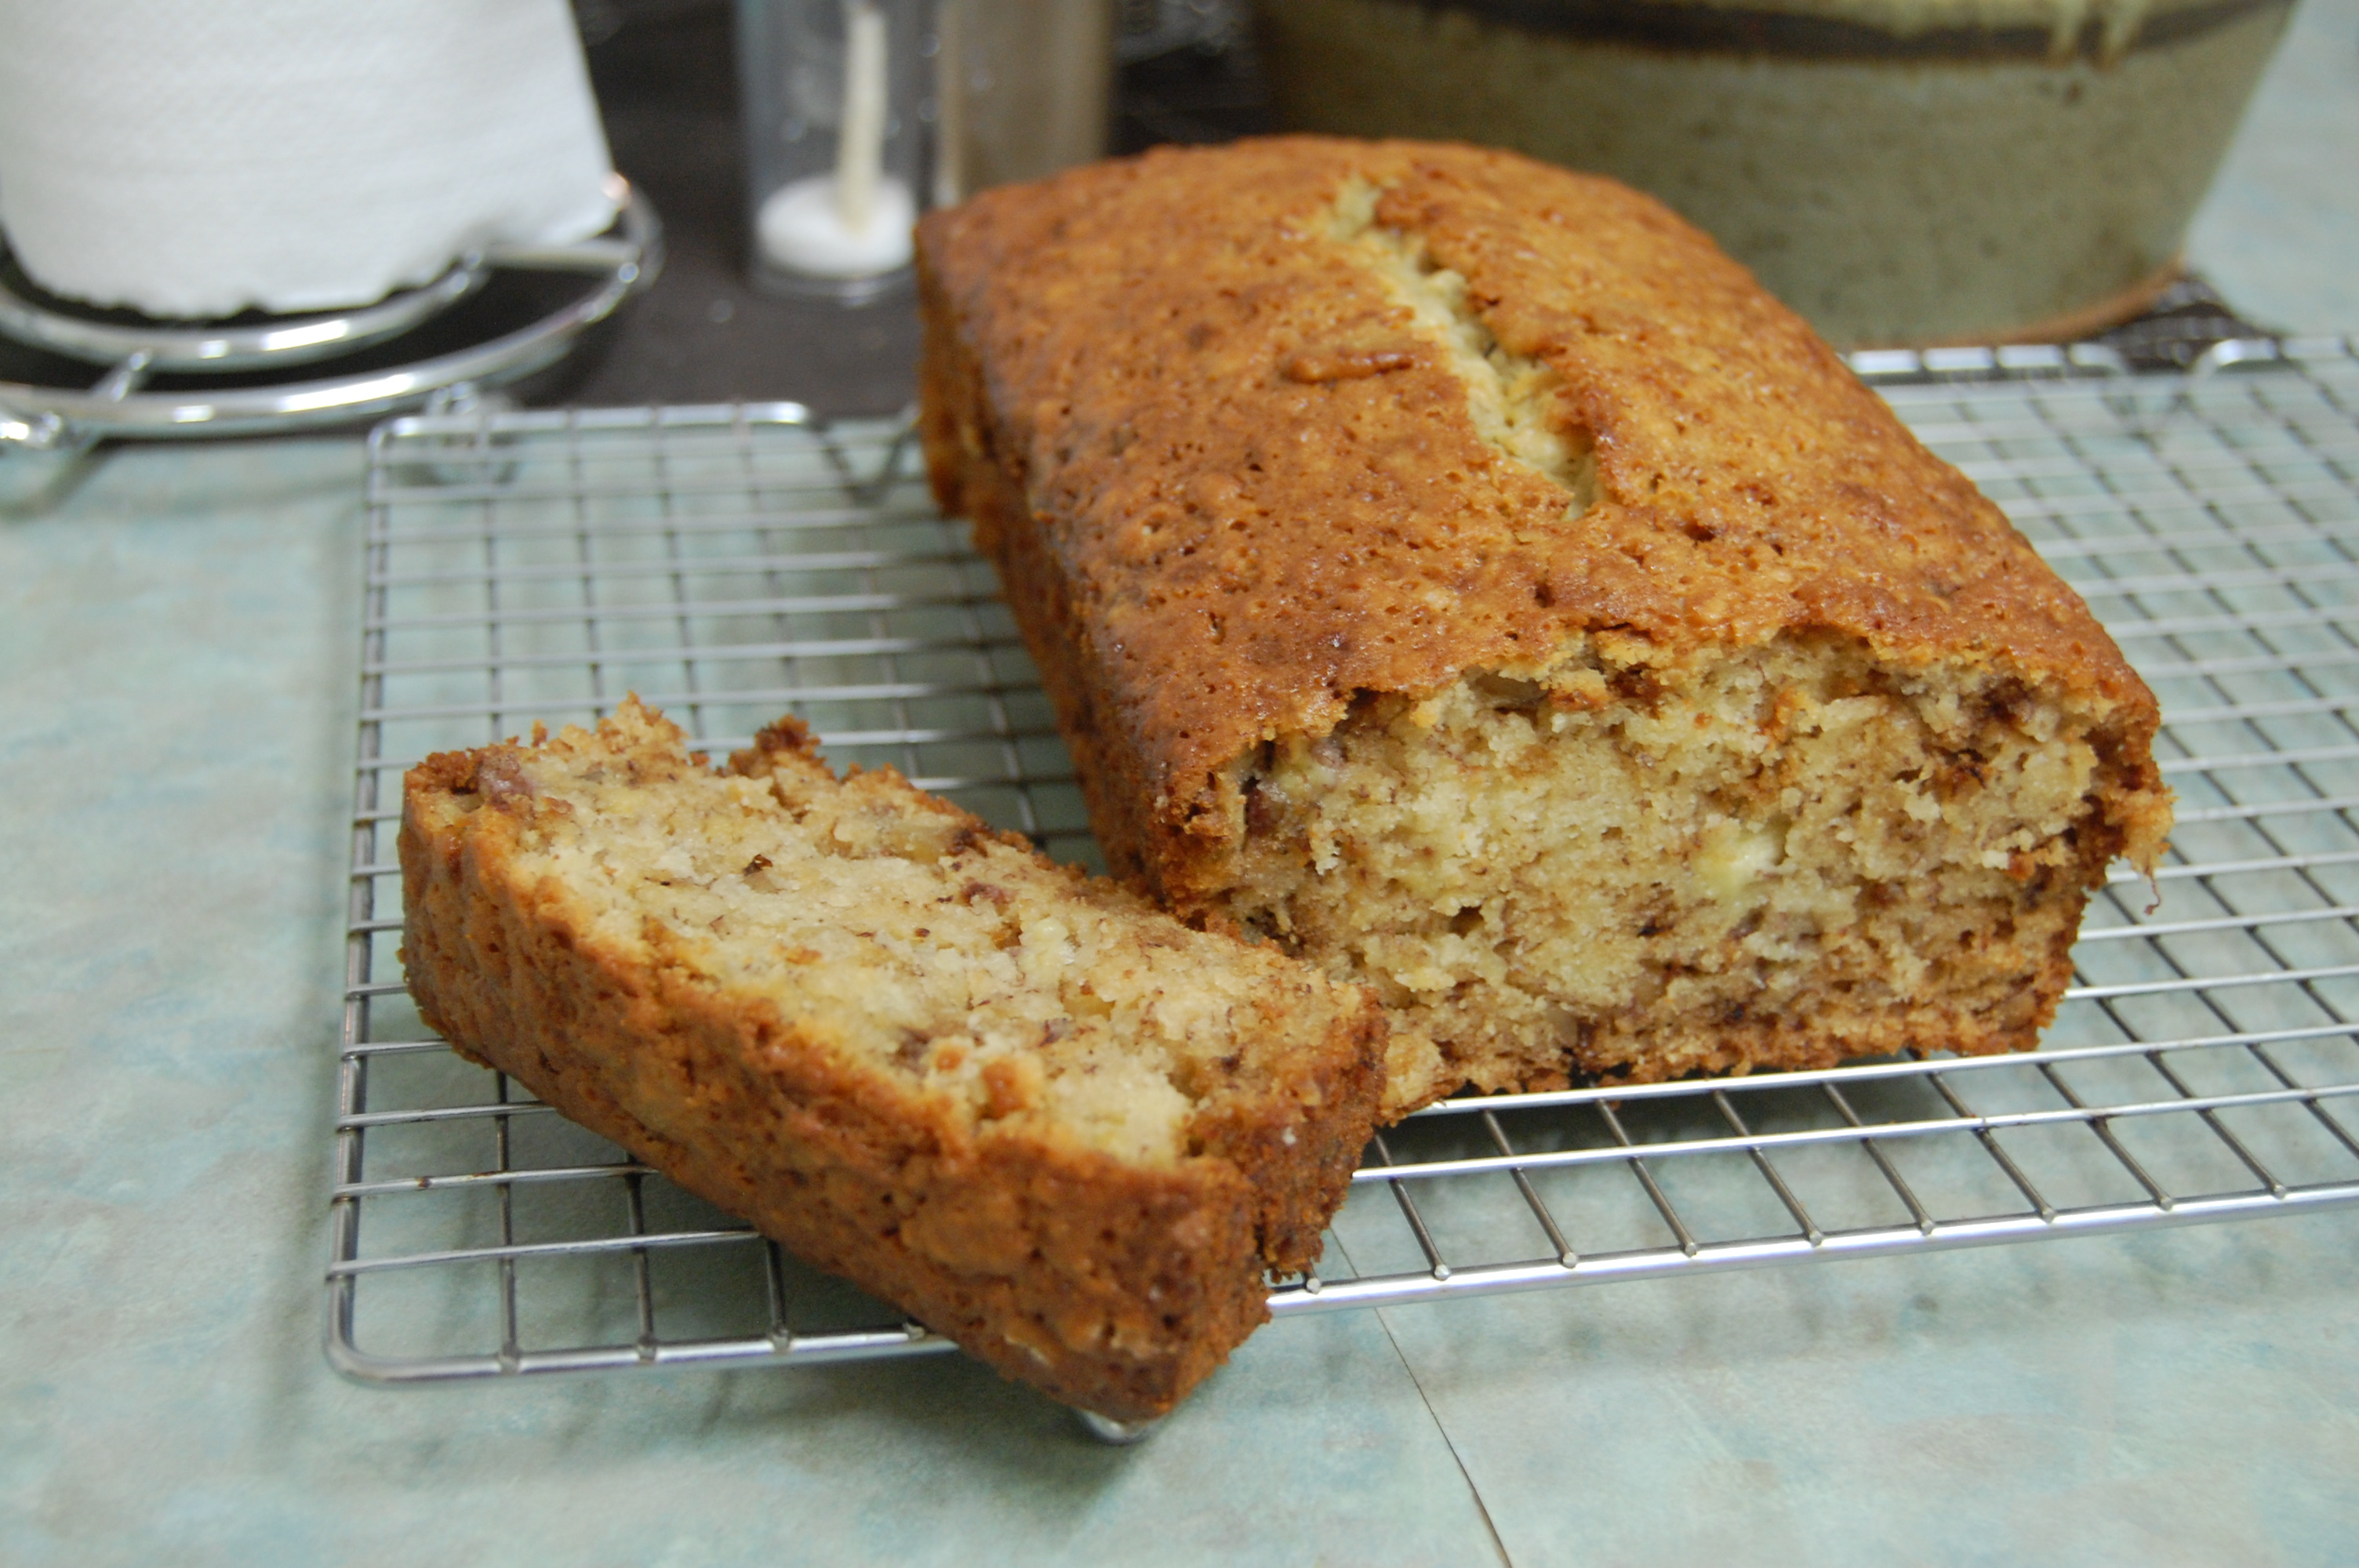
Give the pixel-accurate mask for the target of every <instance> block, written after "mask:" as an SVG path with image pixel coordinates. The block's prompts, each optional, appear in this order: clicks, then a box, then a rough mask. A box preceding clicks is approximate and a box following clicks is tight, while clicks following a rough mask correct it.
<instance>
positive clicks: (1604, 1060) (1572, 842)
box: [1231, 635, 2101, 1108]
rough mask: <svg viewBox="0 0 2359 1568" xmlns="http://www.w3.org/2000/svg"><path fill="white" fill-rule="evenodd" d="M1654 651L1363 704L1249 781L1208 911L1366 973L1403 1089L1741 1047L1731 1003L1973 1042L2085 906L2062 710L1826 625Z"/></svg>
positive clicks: (2084, 793) (2083, 737)
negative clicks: (1858, 642)
mask: <svg viewBox="0 0 2359 1568" xmlns="http://www.w3.org/2000/svg"><path fill="white" fill-rule="evenodd" d="M1648 654H1649V650H1648V648H1647V644H1644V643H1637V642H1636V641H1635V640H1629V639H1617V638H1615V637H1613V636H1611V635H1606V636H1600V637H1598V638H1595V639H1592V640H1586V641H1584V642H1582V643H1581V644H1579V645H1578V646H1577V647H1575V648H1573V649H1571V650H1570V651H1569V652H1568V653H1566V654H1564V656H1562V657H1561V658H1560V659H1559V660H1558V661H1557V662H1555V663H1553V664H1551V665H1549V667H1547V668H1544V669H1538V670H1527V671H1524V672H1521V673H1520V674H1516V675H1506V674H1499V673H1490V674H1476V675H1471V676H1467V677H1466V678H1464V679H1462V680H1461V681H1459V682H1458V683H1456V684H1455V685H1452V686H1451V687H1448V688H1446V689H1444V690H1442V691H1440V692H1438V693H1436V694H1434V695H1432V696H1431V697H1429V698H1427V699H1426V700H1423V701H1419V702H1411V701H1408V700H1406V699H1401V698H1372V699H1368V700H1366V701H1364V703H1363V705H1362V706H1361V708H1359V709H1357V710H1355V711H1354V713H1353V716H1352V717H1351V718H1350V719H1347V720H1346V721H1345V722H1344V723H1343V725H1342V726H1341V727H1339V728H1338V729H1337V730H1335V731H1334V732H1333V733H1332V734H1331V735H1328V736H1326V737H1323V738H1321V739H1318V740H1315V741H1314V740H1306V739H1299V738H1298V739H1296V740H1293V741H1283V742H1279V743H1277V744H1274V745H1271V746H1269V747H1266V748H1265V749H1264V752H1263V754H1262V755H1261V757H1260V758H1258V759H1257V760H1256V766H1255V767H1253V768H1252V769H1251V770H1250V771H1249V773H1248V775H1247V777H1246V779H1245V795H1246V802H1247V804H1246V813H1245V816H1246V825H1247V838H1246V849H1245V858H1244V875H1243V877H1242V879H1241V884H1242V885H1241V886H1240V887H1239V889H1238V890H1237V891H1236V892H1234V893H1233V894H1232V895H1231V906H1232V908H1233V910H1234V912H1235V914H1237V915H1238V916H1239V917H1240V918H1242V919H1243V920H1244V921H1245V923H1246V924H1248V925H1252V926H1255V927H1257V928H1259V929H1261V930H1263V931H1265V932H1267V933H1268V934H1270V935H1272V936H1274V937H1276V938H1277V939H1278V940H1279V941H1280V942H1281V943H1283V944H1284V945H1285V946H1288V948H1290V949H1292V950H1294V951H1297V952H1299V953H1302V954H1304V955H1306V956H1310V957H1316V958H1318V959H1319V960H1321V962H1322V963H1324V964H1325V965H1326V966H1327V967H1328V968H1330V969H1331V970H1332V972H1334V973H1337V974H1339V975H1348V976H1350V977H1351V978H1353V979H1359V980H1364V981H1367V982H1370V983H1373V984H1374V985H1375V986H1376V987H1377V988H1378V989H1379V991H1380V993H1381V995H1382V996H1383V997H1384V999H1385V1000H1386V1003H1387V1004H1388V1005H1389V1006H1390V1007H1391V1008H1393V1009H1394V1010H1395V1011H1394V1042H1395V1044H1394V1048H1393V1056H1392V1062H1391V1076H1392V1078H1393V1083H1392V1088H1391V1100H1392V1103H1393V1104H1394V1105H1395V1106H1396V1108H1397V1107H1398V1106H1399V1105H1401V1104H1403V1103H1414V1102H1415V1101H1416V1100H1417V1099H1419V1098H1423V1097H1425V1096H1427V1095H1429V1094H1430V1093H1434V1092H1440V1091H1444V1090H1447V1089H1448V1088H1451V1087H1455V1085H1456V1084H1457V1083H1458V1082H1460V1081H1462V1080H1466V1079H1471V1080H1473V1082H1475V1083H1477V1084H1478V1085H1482V1086H1484V1087H1506V1086H1510V1085H1515V1084H1518V1083H1531V1082H1535V1081H1538V1082H1546V1081H1549V1080H1550V1078H1551V1076H1559V1075H1561V1074H1563V1073H1565V1072H1567V1071H1579V1070H1582V1069H1586V1070H1590V1071H1595V1072H1605V1073H1615V1074H1625V1075H1628V1076H1636V1077H1661V1076H1672V1075H1676V1074H1678V1073H1681V1072H1684V1071H1688V1070H1692V1069H1695V1068H1698V1067H1706V1068H1712V1069H1716V1070H1721V1069H1726V1068H1729V1067H1732V1066H1743V1065H1747V1063H1746V1062H1745V1060H1744V1059H1743V1058H1742V1056H1741V1055H1740V1056H1738V1057H1735V1058H1732V1057H1731V1055H1730V1047H1729V1044H1728V1026H1730V1025H1731V1024H1741V1023H1743V1022H1745V1021H1747V1020H1752V1021H1775V1020H1779V1019H1785V1020H1789V1021H1799V1022H1804V1023H1806V1024H1807V1026H1808V1027H1809V1028H1810V1030H1811V1031H1812V1032H1813V1033H1815V1034H1816V1035H1817V1036H1818V1037H1820V1038H1821V1039H1822V1040H1824V1041H1828V1042H1834V1043H1837V1044H1840V1046H1841V1047H1842V1052H1841V1054H1858V1053H1860V1052H1862V1051H1869V1050H1890V1049H1895V1048H1897V1047H1898V1046H1899V1045H1901V1044H1910V1043H1916V1044H1970V1042H1967V1041H1964V1040H1962V1038H1961V1035H1962V1033H1963V1034H1971V1033H1972V1032H1973V1028H1974V1027H1975V1025H1974V1023H1973V1020H1974V1019H1975V1018H1977V1017H1978V1016H1979V1017H1985V1018H1988V1019H1991V1020H2003V1019H2005V1018H2007V1017H2011V1016H2013V1014H2012V1013H2010V1011H2009V1010H2010V1009H2013V1010H2014V1011H2015V1012H2020V1011H2022V1008H2023V1005H2024V1003H2023V996H2024V993H2025V988H2026V982H2027V978H2028V977H2029V976H2031V975H2032V974H2035V973H2037V972H2038V970H2039V968H2040V966H2041V964H2042V963H2043V962H2044V961H2046V960H2047V959H2048V958H2049V955H2050V954H2051V953H2052V951H2053V949H2054V945H2055V943H2056V941H2057V937H2058V932H2059V929H2060V924H2061V923H2067V922H2071V921H2072V920H2075V919H2077V916H2078V912H2079V908H2080V899H2079V896H2078V894H2077V891H2074V890H2077V889H2078V888H2079V887H2080V886H2081V884H2082V879H2083V878H2084V876H2085V875H2086V871H2085V868H2084V866H2083V865H2082V853H2081V851H2080V850H2079V849H2077V848H2076V847H2075V845H2074V842H2073V831H2074V829H2075V827H2076V824H2077V823H2079V822H2080V821H2081V819H2082V814H2083V813H2084V812H2086V811H2087V810H2088V809H2089V808H2090V807H2089V802H2090V799H2091V792H2092V786H2093V784H2094V783H2095V782H2096V780H2097V778H2098V774H2099V772H2100V768H2101V761H2100V756H2099V752H2098V751H2097V749H2096V748H2095V747H2094V746H2093V744H2092V741H2091V738H2090V733H2089V729H2090V726H2089V724H2088V723H2087V722H2086V721H2085V720H2075V719H2072V718H2071V717H2068V716H2067V715H2066V714H2064V713H2062V712H2060V711H2059V710H2058V709H2057V708H2055V707H2054V706H2052V705H2049V704H2046V703H2043V702H2041V701H2039V700H2037V699H2036V698H2035V697H2033V696H2032V695H2031V694H2030V693H2028V692H2027V691H2026V690H2025V689H2024V688H2023V687H2022V686H2021V685H2020V684H2018V683H2017V682H2014V681H2011V680H2004V679H1999V678H1996V677H1990V678H1981V679H1976V680H1973V681H1968V682H1965V683H1964V684H1958V683H1957V682H1956V681H1955V680H1953V679H1952V678H1951V677H1950V676H1945V675H1943V674H1942V673H1940V672H1939V671H1934V672H1925V673H1920V674H1919V675H1916V676H1908V675H1903V674H1897V673H1895V672H1892V671H1888V670H1885V669H1881V668H1878V667H1877V666H1876V665H1875V664H1874V663H1873V661H1872V660H1871V659H1870V658H1868V657H1867V656H1866V655H1865V654H1864V653H1863V652H1861V651H1859V650H1858V649H1856V648H1854V647H1853V646H1850V645H1848V644H1844V643H1839V642H1836V641H1832V640H1811V639H1807V638H1789V639H1787V640H1783V641H1780V642H1777V643H1773V644H1771V645H1769V646H1767V647H1766V648H1761V649H1756V650H1753V651H1750V652H1745V653H1739V654H1717V655H1714V656H1712V657H1711V658H1709V659H1706V660H1703V661H1701V662H1699V663H1697V664H1696V665H1693V666H1692V667H1690V668H1686V669H1677V670H1675V669H1667V668H1659V667H1656V666H1654V665H1649V664H1648V663H1647V662H1646V660H1647V657H1648ZM2060 891H2061V892H2066V893H2067V896H2065V897H2063V898H2058V897H2056V896H2054V895H2055V894H2056V893H2058V892H2060Z"/></svg>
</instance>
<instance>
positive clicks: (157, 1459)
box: [0, 0, 2359, 1568]
mask: <svg viewBox="0 0 2359 1568" xmlns="http://www.w3.org/2000/svg"><path fill="white" fill-rule="evenodd" d="M2354 169H2359V0H2331V3H2329V0H2309V3H2308V4H2307V5H2306V6H2305V8H2304V10H2303V11H2302V13H2301V14H2300V16H2299V19H2298V21H2297V26H2296V36H2295V40H2294V46H2293V47H2292V48H2290V49H2288V51H2287V53H2286V54H2285V55H2284V56H2283V57H2281V59H2279V61H2278V64H2277V68H2276V70H2275V72H2274V74H2273V75H2272V77H2271V79H2270V82H2269V84H2268V86H2267V89H2266V90H2265V93H2264V97H2263V101H2262V103H2261V105H2260V107H2259V110H2258V112H2257V113H2256V116H2255V118H2254V120H2253V122H2252V124H2251V125H2250V126H2248V128H2247V131H2246V134H2245V137H2244V138H2243V140H2242V141H2241V142H2240V143H2239V145H2238V147H2237V149H2236V151H2235V153H2234V156H2233V159H2232V162H2231V166H2230V184H2229V185H2228V186H2227V187H2225V188H2223V192H2222V194H2220V195H2219V196H2217V197H2215V199H2214V200H2213V202H2212V205H2211V206H2210V207H2209V208H2208V209H2207V210H2206V213H2205V216H2204V218H2203V220H2202V222H2201V223H2200V224H2199V226H2198V229H2197V232H2196V235H2195V239H2194V242H2193V244H2192V246H2191V254H2193V256H2194V259H2195V260H2196V262H2197V264H2198V265H2200V266H2201V267H2202V268H2204V269H2205V270H2206V271H2207V272H2208V273H2210V275H2211V276H2212V277H2213V278H2214V279H2215V280H2216V281H2218V282H2219V283H2220V284H2221V285H2222V286H2223V288H2224V290H2225V291H2226V293H2227V294H2228V296H2229V297H2230V299H2231V301H2232V302H2233V303H2234V304H2236V305H2238V306H2239V307H2240V308H2243V309H2244V310H2245V312H2246V313H2247V314H2248V315H2250V316H2252V317H2254V318H2256V319H2263V320H2267V321H2271V322H2276V323H2281V324H2283V325H2285V326H2288V327H2292V328H2296V329H2301V330H2312V331H2354V330H2359V284H2354V277H2355V276H2359V275H2355V274H2354V265H2353V258H2354V255H2359V191H2354V187H2359V179H2354V178H2353V172H2352V171H2354ZM361 461H362V460H361V452H360V449H359V446H358V444H357V443H356V442H354V441H351V440H342V439H338V440H312V441H282V442H246V443H233V444H226V445H222V446H214V447H181V448H169V449H146V450H119V451H114V452H111V453H108V454H105V455H104V456H103V457H102V458H101V459H100V460H97V461H96V462H94V463H92V464H90V465H88V466H87V467H86V468H85V469H83V470H81V471H79V472H78V473H74V474H71V475H63V476H57V475H53V474H52V472H51V470H49V469H47V468H45V467H42V466H41V465H38V464H36V463H33V462H31V461H29V460H23V459H10V460H5V461H0V672H5V680H0V1173H5V1178H6V1193H5V1206H0V1564H7V1565H9V1568H15V1565H17V1564H25V1565H33V1564H51V1563H56V1564H75V1565H81V1564H101V1563H173V1564H179V1563H238V1564H267V1563H434V1564H438V1565H446V1564H454V1563H470V1564H473V1563H617V1564H622V1563H632V1564H636V1563H679V1564H688V1563H800V1562H812V1563H999V1562H1007V1563H1198V1562H1208V1561H1215V1560H1218V1561H1224V1562H1236V1563H1262V1562H1267V1563H1313V1562H1326V1563H1367V1564H1388V1563H1491V1562H1497V1561H1501V1560H1502V1558H1503V1554H1504V1558H1505V1559H1506V1560H1508V1561H1512V1562H1513V1563H1517V1564H1518V1565H1521V1568H1534V1565H1538V1564H1544V1563H1634V1564H1636V1563H1676V1564H1684V1563H1801V1562H1809V1563H1854V1562H1856V1563H2044V1562H2054V1563H2113V1562H2135V1563H2154V1564H2162V1563H2189V1564H2204V1565H2219V1564H2230V1563H2329V1562H2349V1561H2353V1560H2354V1559H2359V1479H2354V1477H2359V1213H2353V1212H2344V1213H2340V1214H2328V1215H2321V1216H2314V1217H2305V1218H2299V1219H2283V1220H2274V1221H2267V1222H2259V1223H2253V1224H2246V1225H2240V1226H2232V1227H2208V1228H2194V1229H2185V1230H2175V1231H2166V1232H2156V1233H2151V1234H2146V1235H2141V1236H2137V1237H2133V1238H2112V1239H2097V1240H2076V1241H2068V1242H2057V1243H2050V1244H2044V1245H2038V1246H2022V1247H2008V1248H1997V1249H1984V1250H1981V1251H1974V1252H1964V1253H1948V1254H1940V1255H1931V1256H1924V1257H1915V1258H1907V1259H1897V1260H1878V1261H1872V1262H1854V1263H1844V1264H1842V1265H1839V1266H1828V1267H1810V1268H1801V1269H1788V1270H1782V1271H1767V1272H1762V1273H1756V1274H1734V1275H1721V1276H1714V1277H1707V1278H1698V1279H1680V1280H1668V1281H1655V1282H1649V1283H1644V1284H1631V1285H1616V1286H1606V1287H1600V1288H1595V1289H1590V1290H1584V1291H1577V1292H1553V1293H1548V1294H1541V1295H1531V1296H1522V1297H1514V1298H1503V1299H1495V1300H1491V1301H1486V1302H1477V1303H1446V1304H1437V1305H1432V1306H1420V1307H1412V1308H1398V1309H1388V1310H1386V1311H1384V1312H1382V1313H1352V1314H1332V1315H1328V1316H1323V1317H1310V1318H1294V1319H1289V1320H1288V1321H1285V1322H1282V1323H1279V1324H1276V1325H1272V1326H1271V1327H1269V1328H1267V1329H1266V1330H1265V1331H1263V1332H1262V1333H1261V1334H1260V1335H1259V1336H1256V1338H1255V1339H1254V1340H1252V1341H1251V1342H1250V1343H1249V1344H1248V1345H1247V1346H1245V1350H1244V1351H1243V1352H1242V1353H1241V1354H1240V1355H1239V1356H1238V1357H1236V1359H1235V1361H1234V1363H1233V1364H1232V1365H1231V1366H1230V1367H1229V1368H1227V1369H1226V1370H1224V1371H1223V1372H1222V1373H1221V1374H1219V1375H1218V1376H1217V1377H1216V1378H1214V1379H1212V1382H1211V1383H1209V1384H1208V1385H1207V1386H1206V1387H1205V1388H1204V1389H1203V1390H1201V1392H1200V1393H1199V1394H1198V1395H1197V1396H1196V1398H1195V1399H1194V1400H1191V1401H1190V1403H1189V1404H1187V1405H1186V1406H1185V1407H1183V1408H1182V1410H1181V1411H1180V1412H1179V1414H1177V1415H1176V1416H1175V1417H1173V1418H1172V1419H1171V1420H1170V1421H1169V1422H1167V1423H1166V1424H1165V1426H1164V1427H1163V1429H1162V1430H1160V1431H1159V1432H1158V1433H1157V1434H1156V1435H1155V1436H1154V1437H1153V1438H1152V1439H1151V1440H1150V1441H1149V1442H1147V1443H1146V1444H1141V1445H1139V1446H1137V1447H1134V1448H1128V1449H1111V1448H1105V1447H1102V1446H1099V1445H1096V1444H1092V1443H1090V1442H1088V1441H1087V1440H1086V1439H1084V1438H1082V1436H1081V1435H1080V1434H1079V1433H1078V1430H1077V1428H1076V1427H1075V1425H1074V1424H1073V1423H1072V1422H1071V1420H1070V1418H1069V1417H1068V1416H1067V1415H1066V1414H1065V1413H1064V1412H1062V1411H1060V1410H1058V1409H1057V1408H1055V1407H1054V1406H1051V1405H1049V1403H1048V1402H1046V1401H1045V1400H1041V1399H1039V1398H1038V1397H1037V1396H1035V1395H1033V1394H1031V1393H1030V1392H1028V1391H1027V1390H1019V1389H1015V1388H1011V1387H1009V1386H1007V1385H1005V1384H1003V1383H1001V1382H1000V1381H999V1380H998V1379H995V1377H993V1376H992V1375H991V1374H990V1373H988V1372H985V1371H983V1370H981V1369H979V1368H976V1367H975V1366H973V1364H971V1363H967V1362H964V1361H963V1360H961V1359H959V1358H955V1357H931V1358H926V1359H923V1360H920V1361H916V1362H906V1363H897V1364H885V1365H879V1364H871V1365H867V1366H853V1367H839V1368H825V1369H814V1370H795V1371H741V1372H729V1373H712V1372H700V1371H692V1370H682V1371H664V1372H649V1373H635V1374H630V1375H625V1376H600V1377H592V1378H587V1379H571V1380H566V1379H559V1380H545V1381H536V1380H517V1379H511V1380H503V1381H497V1382H491V1383H482V1384H472V1385H466V1386H443V1387H439V1388H431V1389H423V1390H409V1391H404V1392H387V1391H384V1390H377V1389H373V1388H365V1387H360V1386H356V1385H353V1384H350V1383H346V1382H343V1381H342V1380H340V1379H337V1378H336V1377H335V1376H334V1375H333V1374H332V1373H331V1372H330V1371H329V1370H328V1369H327V1367H326V1365H325V1363H324V1361H323V1359H322V1357H321V1351H320V1340H321V1273H322V1270H323V1267H324V1264H325V1261H326V1259H327V1255H328V1244H327V1238H326V1234H325V1224H326V1217H327V1205H326V1201H325V1192H326V1187H327V1183H328V1179H329V1164H328V1156H329V1147H328V1138H327V1133H326V1129H327V1127H328V1124H329V1121H330V1118H331V1114H332V1094H333V1065H334V1040H335V1025H336V1018H337V1006H338V996H339V989H340V980H339V977H340V955H341V943H340V923H341V917H342V904H341V898H342V867H343V864H344V860H345V856H346V850H347V842H346V838H345V833H346V826H345V824H346V816H347V813H348V810H349V804H350V797H349V789H350V773H349V771H348V759H349V757H350V754H351V748H352V743H353V711H354V706H355V676H354V671H355V665H356V659H357V651H356V636H355V633H354V617H355V613H356V610H357V605H358V580H357V579H358V563H357V557H356V545H357V538H358V532H359V527H360V504H359V493H358V492H359V479H360V473H361ZM52 478H57V479H59V480H60V482H59V483H58V484H57V485H56V486H55V488H51V489H48V490H44V489H43V484H44V482H45V481H49V480H51V479H52Z"/></svg>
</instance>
